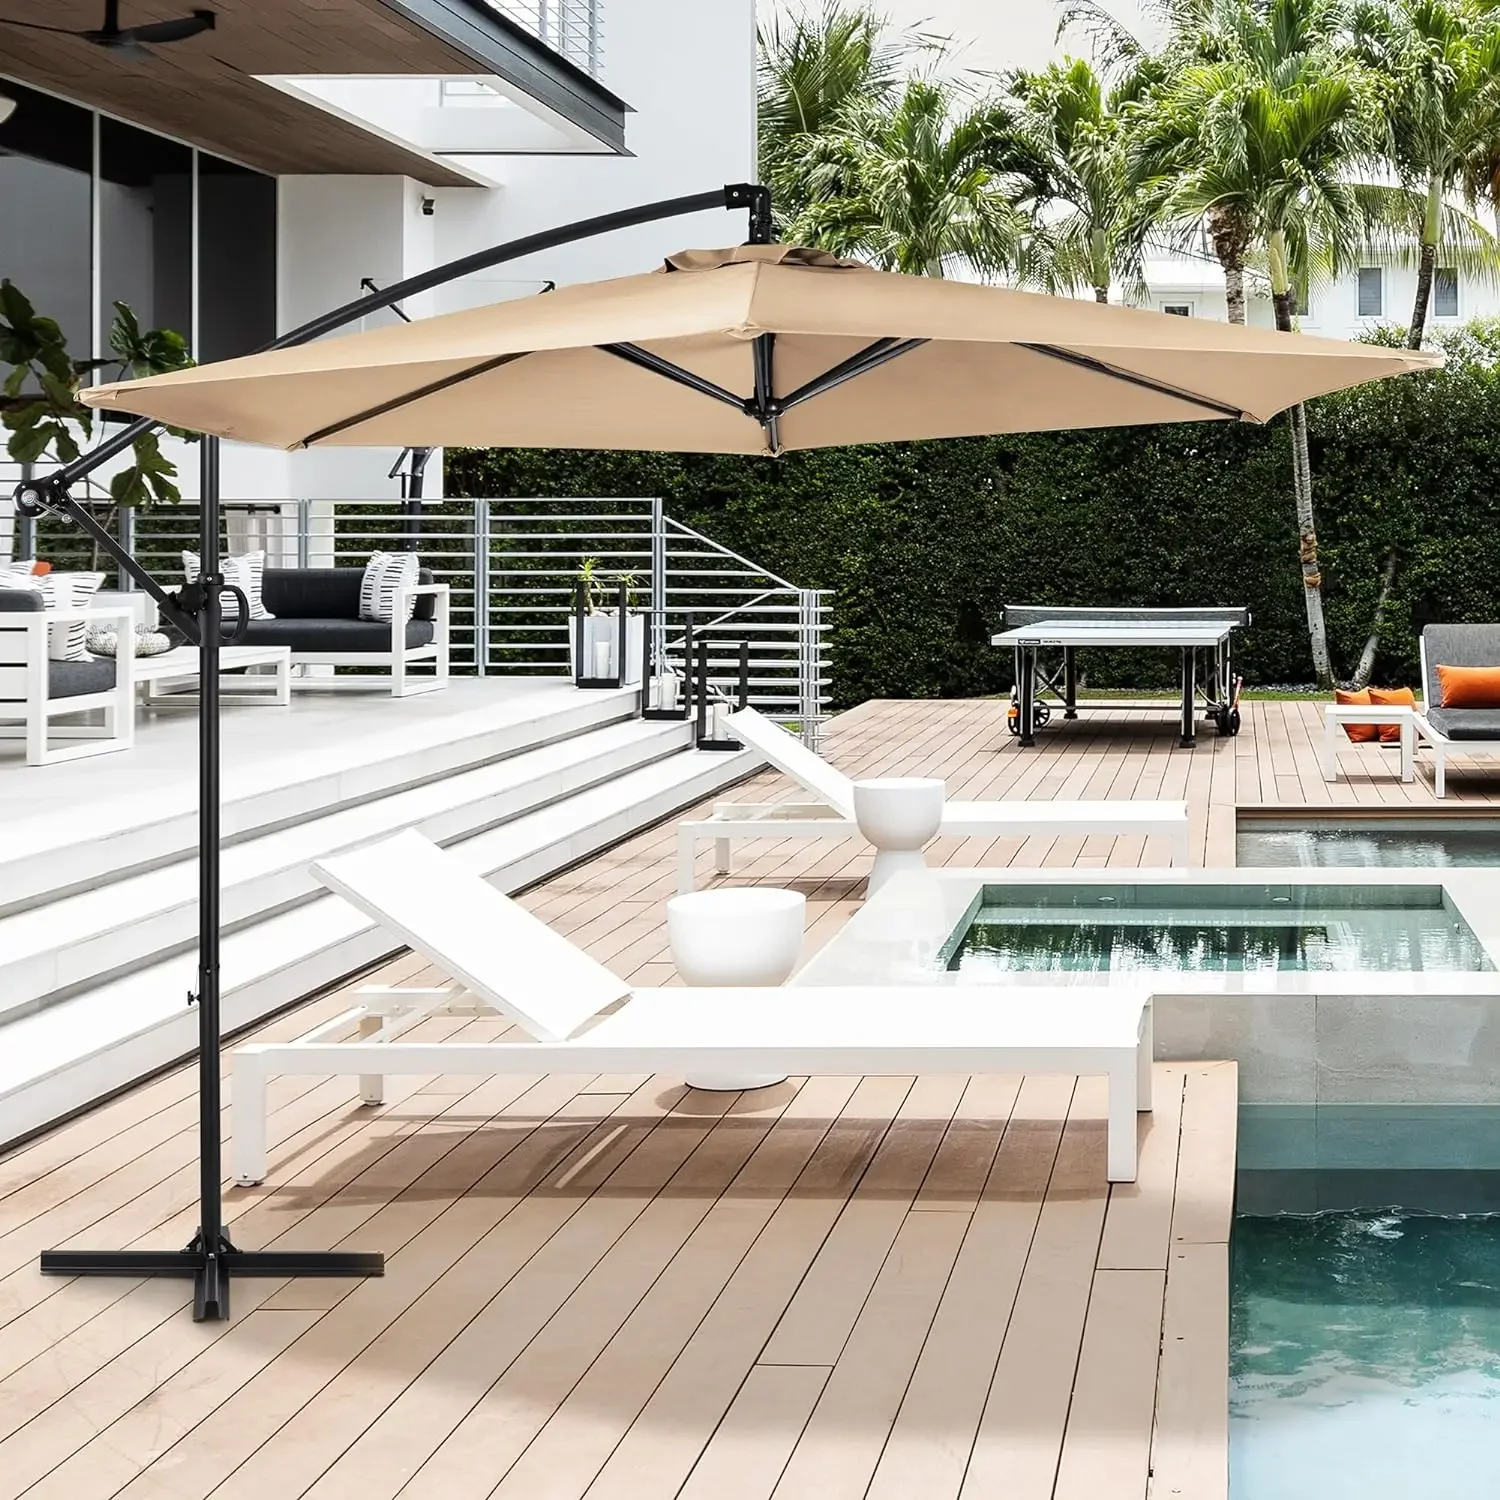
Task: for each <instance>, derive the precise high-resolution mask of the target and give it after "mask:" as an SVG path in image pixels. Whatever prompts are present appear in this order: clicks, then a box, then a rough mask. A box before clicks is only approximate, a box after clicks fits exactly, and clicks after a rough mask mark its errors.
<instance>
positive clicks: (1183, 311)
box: [1161, 302, 1193, 318]
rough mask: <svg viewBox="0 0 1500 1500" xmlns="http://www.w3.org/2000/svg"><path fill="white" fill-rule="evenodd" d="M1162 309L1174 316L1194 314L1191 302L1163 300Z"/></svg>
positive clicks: (1181, 316)
mask: <svg viewBox="0 0 1500 1500" xmlns="http://www.w3.org/2000/svg"><path fill="white" fill-rule="evenodd" d="M1161 310H1162V311H1163V312H1164V313H1167V314H1168V315H1169V316H1171V317H1174V318H1190V317H1192V315H1193V304H1192V303H1191V302H1163V303H1162V305H1161Z"/></svg>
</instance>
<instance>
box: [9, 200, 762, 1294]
mask: <svg viewBox="0 0 1500 1500" xmlns="http://www.w3.org/2000/svg"><path fill="white" fill-rule="evenodd" d="M710 208H729V209H744V210H747V211H748V212H749V215H750V234H749V238H750V240H751V242H752V243H765V242H766V241H768V240H769V239H770V225H771V199H770V195H769V194H768V193H767V192H766V190H765V189H764V188H762V187H758V186H755V185H752V184H746V183H731V184H729V185H728V186H726V187H723V188H719V189H715V190H714V191H712V192H706V193H695V194H690V195H687V196H685V197H679V198H667V199H662V200H661V201H659V202H656V203H647V204H642V205H640V206H638V207H636V208H630V209H622V210H618V211H617V212H614V213H610V214H602V215H600V216H598V217H596V218H592V219H581V220H579V221H577V222H576V223H573V224H565V225H563V226H561V227H560V228H557V229H551V230H544V231H542V232H541V233H539V234H534V235H528V236H526V237H525V238H523V239H518V240H511V241H509V242H508V243H506V244H503V245H496V246H493V247H492V248H490V249H488V250H482V251H479V252H477V253H476V254H474V255H468V256H464V257H463V258H462V259H460V260H456V261H449V262H448V263H447V264H445V265H441V266H437V267H434V269H432V270H431V271H424V272H422V273H421V274H420V275H418V276H413V277H409V278H407V280H405V281H401V282H397V283H396V284H395V285H393V286H389V287H386V288H385V289H384V290H382V291H378V292H371V293H370V294H369V295H368V296H366V297H363V298H360V299H359V300H358V301H356V302H351V303H348V304H346V305H345V306H343V307H339V308H335V309H334V310H333V311H332V312H329V313H325V314H324V315H323V316H322V317H321V318H315V319H314V320H313V321H312V322H311V323H304V324H303V325H302V326H301V327H300V328H296V329H293V330H292V331H291V332H290V333H287V334H283V335H282V336H281V337H280V338H278V339H277V340H276V341H275V342H274V343H273V344H272V345H271V346H270V347H271V348H273V349H281V348H288V347H290V346H292V345H295V344H302V343H307V342H310V341H311V340H312V339H314V338H317V337H320V336H321V335H323V334H325V333H332V332H334V331H336V330H338V329H340V328H347V327H348V326H349V325H350V324H352V323H355V322H357V321H358V320H359V319H360V318H361V317H363V316H364V315H365V314H366V313H368V312H372V311H375V310H376V309H378V308H382V307H389V306H391V305H392V304H393V303H395V302H399V301H400V300H401V299H402V298H404V297H408V296H412V295H414V294H415V293H417V292H421V291H427V290H430V289H431V288H433V287H437V286H443V285H445V284H447V283H448V282H450V281H455V280H457V279H458V278H459V277H460V276H465V275H468V274H470V273H471V272H473V271H477V270H481V269H484V268H486V267H489V266H495V265H500V264H502V263H504V262H506V261H510V260H516V259H518V258H520V257H521V256H523V255H531V254H536V253H538V252H540V251H544V250H549V249H555V248H557V247H559V246H562V245H568V244H572V243H574V242H575V241H578V240H582V239H588V238H592V237H593V236H595V235H600V234H607V233H609V232H611V231H613V230H617V229H624V228H628V227H631V226H633V225H637V224H650V223H655V222H658V221H660V220H664V219H671V218H676V217H679V216H680V215H683V214H690V213H698V212H701V211H703V210H705V209H710ZM162 425H163V424H162V423H160V422H157V421H155V420H154V419H152V418H150V417H141V418H138V419H137V420H136V421H134V422H131V423H129V424H127V425H125V426H123V427H120V428H119V429H117V430H116V431H115V432H114V434H113V435H111V436H110V437H108V438H106V439H104V441H103V442H101V443H100V444H99V445H98V446H97V447H96V448H94V449H92V450H91V451H90V452H88V453H86V454H83V455H81V456H80V457H78V458H76V459H74V460H73V461H72V462H71V463H66V464H63V465H61V466H60V467H59V468H58V469H56V470H55V471H54V472H53V473H51V474H49V475H46V476H45V477H41V478H30V479H28V480H26V481H25V482H24V483H22V484H20V485H18V486H17V487H16V490H15V499H16V507H17V512H18V514H19V515H20V516H21V517H22V518H23V519H30V518H34V517H36V516H37V515H40V514H42V513H43V512H47V511H50V512H52V513H53V514H56V515H59V516H65V517H67V518H68V519H69V520H70V521H72V522H73V523H74V524H75V525H77V526H78V527H79V528H80V529H82V530H83V531H84V532H86V533H87V534H88V535H89V536H90V537H92V538H93V539H94V541H95V542H97V543H98V545H99V546H100V547H101V548H102V549H103V550H104V551H105V552H107V553H108V554H109V555H110V556H111V557H112V558H114V560H115V561H116V562H117V563H118V565H119V567H120V569H121V571H122V572H124V573H126V574H128V575H129V576H130V577H131V578H133V579H134V580H135V581H136V583H137V584H139V585H140V587H141V588H142V589H144V590H145V591H146V592H147V593H148V594H150V595H151V597H152V598H153V599H155V600H156V601H157V604H158V606H159V607H160V609H161V611H162V614H163V615H164V616H165V617H166V618H167V619H168V620H169V621H171V622H172V623H173V624H174V625H176V626H177V627H178V628H179V629H182V630H184V631H185V632H188V633H189V634H190V635H192V636H193V637H195V638H196V640H197V642H198V667H199V677H198V695H199V696H198V737H199V738H198V788H199V809H198V817H199V825H198V871H199V877H198V878H199V891H198V894H199V913H200V918H199V931H198V953H199V959H198V990H197V993H196V994H195V995H191V996H189V1001H190V1003H194V1004H196V1005H197V1006H198V1088H199V1115H198V1128H199V1160H200V1168H201V1170H200V1182H199V1218H198V1233H197V1234H196V1235H195V1236H194V1237H193V1240H192V1242H191V1243H190V1244H189V1245H188V1246H187V1247H186V1248H184V1249H182V1250H101V1251H93V1250H48V1251H44V1252H43V1254H42V1257H41V1269H42V1270H43V1271H44V1272H45V1273H48V1274H50V1275H56V1276H130V1277H140V1276H180V1277H185V1278H188V1279H190V1280H191V1281H192V1282H193V1316H194V1317H195V1318H197V1319H199V1320H200V1321H202V1320H205V1319H216V1320H217V1319H225V1318H228V1316H229V1287H230V1282H231V1281H232V1279H233V1278H234V1277H235V1276H262V1277H266V1276H269V1277H276V1278H280V1279H286V1278H290V1277H293V1276H354V1277H358V1276H380V1275H383V1274H384V1267H385V1259H384V1257H383V1256H380V1255H371V1254H357V1253H353V1252H340V1251H296V1250H292V1251H280V1250H238V1249H236V1248H235V1246H234V1243H233V1241H232V1240H230V1238H229V1235H228V1233H227V1232H226V1230H225V1227H224V1188H223V1147H222V1143H221V1134H222V1128H223V1127H222V1121H221V1113H222V1109H221V1090H220V1079H219V1069H220V1058H219V1046H220V1042H221V1025H222V1016H221V1014H220V1004H219V999H220V996H219V920H220V911H219V833H220V827H219V794H220V786H219V646H220V641H221V626H220V604H219V590H220V588H221V586H222V585H223V580H222V578H220V576H219V567H220V560H219V440H218V439H217V438H209V437H206V438H204V439H203V444H202V450H201V460H200V462H201V480H202V497H203V499H202V518H201V533H200V538H199V562H200V564H201V574H200V577H201V580H202V583H203V587H202V588H201V589H200V590H196V591H195V590H193V589H192V588H191V587H189V588H187V589H184V590H181V591H177V592H172V591H168V590H167V589H166V588H164V587H163V586H162V585H161V584H160V583H158V582H157V581H156V579H154V578H153V577H152V576H151V574H150V573H149V572H147V570H146V569H145V568H143V567H142V566H141V564H140V563H139V562H138V561H137V560H136V559H135V558H134V557H132V556H131V555H130V553H129V552H127V551H126V550H125V548H124V547H123V546H122V545H121V544H120V542H119V541H118V540H117V539H116V538H115V537H113V536H111V535H110V534H109V533H108V532H107V531H106V530H105V529H104V528H103V527H102V526H100V525H99V523H98V522H97V521H95V520H94V518H93V517H92V516H91V515H90V514H89V513H88V511H87V510H86V509H85V508H84V507H83V506H81V505H80V504H79V503H78V502H77V501H76V500H74V499H73V498H72V497H71V495H70V494H69V492H68V491H69V486H70V485H72V484H74V483H76V482H77V481H78V480H80V479H82V478H84V477H85V476H86V475H88V474H91V473H92V472H93V471H94V470H95V469H97V468H99V467H100V466H101V465H103V464H104V463H105V462H107V461H108V460H109V459H111V458H114V457H117V456H118V455H120V454H122V453H124V452H125V451H126V450H127V449H128V448H129V447H130V446H131V445H132V444H133V443H134V442H135V440H136V439H137V438H138V437H141V436H143V435H144V434H146V433H148V432H154V431H157V430H158V429H159V428H161V427H162ZM229 592H231V593H232V592H234V591H233V590H230V591H229ZM248 612H249V606H248V604H247V602H246V600H245V599H244V597H243V595H241V596H239V622H240V629H241V631H242V630H243V623H244V621H245V618H246V616H247V615H248ZM624 640H625V637H624V633H623V611H622V632H621V639H620V646H621V651H622V653H623V650H624ZM689 666H690V667H691V655H689ZM705 691H706V689H705Z"/></svg>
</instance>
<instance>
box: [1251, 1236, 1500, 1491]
mask: <svg viewBox="0 0 1500 1500" xmlns="http://www.w3.org/2000/svg"><path fill="white" fill-rule="evenodd" d="M1231 1259H1232V1272H1231V1292H1230V1372H1229V1383H1230V1392H1229V1469H1230V1482H1229V1493H1230V1500H1385V1497H1390V1500H1426V1497H1429V1496H1430V1497H1432V1500H1438V1497H1441V1500H1481V1497H1483V1500H1492V1497H1493V1496H1495V1495H1496V1494H1500V1217H1496V1216H1494V1215H1487V1216H1469V1217H1440V1216H1434V1215H1427V1214H1420V1213H1411V1212H1406V1211H1402V1210H1398V1209H1384V1210H1381V1209H1376V1210H1370V1209H1363V1210H1351V1211H1345V1212H1337V1213H1323V1214H1316V1215H1279V1216H1274V1217H1254V1218H1251V1217H1241V1218H1237V1219H1236V1221H1235V1226H1234V1240H1233V1247H1232V1257H1231Z"/></svg>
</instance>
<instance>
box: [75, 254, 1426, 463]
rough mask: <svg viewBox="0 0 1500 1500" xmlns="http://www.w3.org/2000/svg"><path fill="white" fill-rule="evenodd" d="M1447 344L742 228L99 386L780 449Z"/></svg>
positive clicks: (1264, 389) (1165, 411) (1176, 393)
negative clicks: (1072, 287) (1004, 276)
mask: <svg viewBox="0 0 1500 1500" xmlns="http://www.w3.org/2000/svg"><path fill="white" fill-rule="evenodd" d="M663 272H665V274H663ZM1440 363H1441V357H1440V356H1437V355H1430V354H1421V353H1412V352H1409V351H1408V350H1405V349H1388V348H1382V347H1377V346H1375V345H1369V344H1350V343H1344V342H1341V341H1337V340H1333V339H1318V338H1308V337H1306V336H1304V335H1300V334H1287V333H1276V332H1273V331H1271V330H1268V329H1260V328H1240V327H1233V326H1231V325H1229V324H1226V323H1215V322H1210V321H1208V320H1207V319H1196V318H1180V317H1168V316H1164V315H1162V314H1159V313H1152V312H1141V311H1137V310H1135V309H1132V308H1124V307H1108V306H1101V305H1099V304H1098V303H1095V302H1084V301H1073V300H1070V299H1067V298H1058V297H1046V296H1038V295H1034V294H1032V293H1027V292H1017V291H1009V290H1005V289H1002V288H997V287H987V286H976V285H972V284H969V283H965V282H954V281H942V280H937V279H932V278H928V277H921V276H902V275H893V274H890V273H886V272H882V271H874V270H871V269H869V268H868V267H865V266H862V265H858V264H856V263H854V262H850V261H842V260H838V259H836V258H835V257H833V256H830V255H827V254H824V253H823V252H821V251H815V250H801V249H796V248H792V247H788V246H784V245H743V246H740V247H738V248H736V249H732V250H708V251H687V252H684V253H683V254H681V255H675V256H672V257H671V258H670V259H669V260H668V262H667V264H666V266H665V267H664V268H663V271H658V272H652V273H649V274H645V275H639V276H626V277H622V278H619V279H617V280H612V281H600V282H592V283H588V284H585V285H581V286H572V287H566V288H564V289H562V290H560V291H555V292H550V293H548V294H546V295H545V296H538V297H531V298H526V299H524V300H520V301H513V302H502V303H498V304H496V305H494V306H491V307H484V308H479V309H476V310H472V311H467V312H461V313H454V314H451V315H449V316H446V317H440V318H429V319H424V320H422V321H420V322H416V323H409V324H400V325H397V326H394V327H389V328H380V329H375V330H372V331H370V332H366V333H357V334H352V335H348V336H345V337H342V338H335V339H327V340H324V341H323V342H320V343H313V344H305V345H301V346H298V347H295V348H290V349H281V350H276V351H273V352H270V353H266V354H253V355H250V356H248V357H246V358H244V359H232V360H225V361H222V362H221V363H218V364H210V365H200V366H198V367H196V368H194V369H189V370H182V371H178V372H175V373H173V374H169V375H158V376H155V377H153V378H150V379H146V380H129V381H123V382H121V383H119V384H116V385H106V386H100V387H98V388H97V389H94V390H91V391H87V392H85V393H84V397H83V399H84V400H85V401H87V402H88V403H89V404H90V405H93V406H98V407H105V408H114V409H117V410H120V411H126V412H132V413H135V414H137V415H140V416H148V417H155V418H157V419H159V420H161V421H163V422H166V423H169V424H170V425H172V426H175V427H185V428H190V429H192V430H194V431H198V432H206V433H214V434H217V435H218V436H221V437H226V438H236V439H240V440H243V441H247V442H254V443H267V444H270V445H272V446H274V447H278V448H307V447H322V446H332V445H341V446H393V447H394V446H399V447H438V446H445V445H455V444H463V445H473V446H477V447H487V446H503V447H536V448H604V449H608V448H619V449H652V450H666V451H672V450H676V451H681V452H706V453H776V452H781V451H783V450H787V449H795V448H824V447H833V446H837V445H840V444H845V443H868V442H889V441H896V440H901V439H907V438H932V437H964V436H975V435H979V434H984V433H997V432H1029V431H1044V430H1053V429H1058V428H1070V427H1127V426H1134V425H1137V424H1141V423H1148V422H1181V421H1197V420H1203V419H1219V420H1240V421H1251V422H1264V421H1266V420H1267V419H1268V418H1270V417H1272V416H1274V415H1275V414H1276V413H1277V412H1279V411H1282V410H1284V409H1285V408H1286V407H1288V406H1291V405H1293V404H1294V403H1296V402H1298V401H1302V400H1304V399H1306V398H1308V397H1311V396H1319V395H1323V394H1325V393H1326V392H1328V391H1336V390H1341V389H1343V388H1345V387H1347V386H1352V385H1359V384H1361V383H1362V382H1364V381H1367V380H1377V379H1380V378H1381V377H1383V376H1387V375H1400V374H1404V373H1406V372H1408V371H1411V370H1425V369H1431V368H1433V367H1434V366H1436V365H1438V364H1440Z"/></svg>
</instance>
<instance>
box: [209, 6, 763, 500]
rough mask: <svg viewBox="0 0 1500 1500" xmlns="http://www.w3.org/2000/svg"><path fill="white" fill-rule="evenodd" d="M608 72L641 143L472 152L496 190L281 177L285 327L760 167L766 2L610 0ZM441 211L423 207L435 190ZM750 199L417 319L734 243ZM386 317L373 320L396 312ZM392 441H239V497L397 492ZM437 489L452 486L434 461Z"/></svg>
mask: <svg viewBox="0 0 1500 1500" xmlns="http://www.w3.org/2000/svg"><path fill="white" fill-rule="evenodd" d="M608 16H609V30H608V34H607V42H606V53H605V70H604V81H605V83H606V85H607V86H608V87H609V88H611V89H612V90H614V91H615V92H616V93H618V94H619V95H620V96H621V97H622V98H623V99H625V100H626V102H627V103H629V104H630V105H632V106H633V107H634V113H632V114H631V115H630V116H629V117H628V119H627V122H626V143H627V146H628V147H629V149H630V151H631V152H632V153H633V154H632V155H631V156H629V157H612V156H558V155H547V156H534V157H521V156H504V157H495V156H490V157H484V158H479V159H476V160H475V165H477V166H479V167H480V168H481V169H482V170H483V172H484V173H485V174H486V175H487V176H488V177H490V178H491V179H493V180H494V181H496V182H497V183H499V184H500V185H499V186H498V187H495V188H490V189H486V188H445V189H437V190H434V189H429V188H425V187H423V186H421V185H420V184H418V183H415V182H413V181H411V180H410V179H407V178H395V177H284V178H282V179H281V183H280V188H281V196H280V228H279V234H280V257H279V268H280V285H279V297H278V308H279V318H280V324H281V327H282V329H283V330H285V329H287V328H292V327H295V326H296V325H298V324H299V323H303V322H306V321H307V320H308V319H310V318H313V317H316V316H317V315H318V314H320V313H322V312H325V311H327V310H328V309H330V308H333V307H335V306H338V305H340V304H341V303H344V302H349V301H352V300H353V299H354V298H356V297H358V296H359V295H360V286H359V282H360V278H361V277H365V276H368V277H371V278H373V279H374V280H375V281H376V282H377V283H378V284H379V285H381V286H387V285H389V284H390V283H392V282H394V281H397V280H400V279H401V278H402V277H405V276H411V275H414V274H416V273H417V272H419V271H423V270H426V269H428V268H429V267H430V266H433V265H436V264H439V263H441V262H443V261H447V260H452V259H455V258H456V257H458V256H461V255H465V254H468V253H469V252H471V251H474V250H478V249H482V248H483V247H485V246H488V245H492V244H497V243H499V242H501V241H504V240H508V239H514V238H517V237H519V236H521V235H525V234H529V233H532V232H535V231H537V230H540V229H545V228H550V227H554V226H558V225H562V224H566V223H568V222H570V221H572V220H574V219H581V218H587V217H591V216H593V215H595V214H602V213H607V212H609V211H610V210H611V209H616V208H625V207H629V206H631V205H634V204H639V203H646V202H649V201H652V200H655V199H658V198H669V197H673V196H676V195H678V194H684V193H692V192H699V191H704V190H709V189H713V188H716V187H720V186H722V185H723V184H725V183H728V182H745V181H750V180H752V179H753V176H754V165H755V11H754V0H613V3H612V4H611V6H610V8H609V12H608ZM424 198H426V199H430V200H432V204H433V212H432V213H431V214H430V215H429V214H424V213H423V212H422V201H423V199H424ZM744 236H745V217H744V215H743V213H736V214H728V213H725V212H723V211H717V212H713V213H706V214H701V215H695V216H694V217H692V218H687V219H677V220H672V221H667V222H664V223H660V224H655V225H647V226H642V227H640V228H637V229H633V230H627V231H623V232H620V233H616V234H612V235H608V236H603V237H601V238H598V239H595V240H592V241H587V242H584V243H581V244H578V245H573V246H568V247H565V248H563V249H560V250H557V251H554V252H552V253H550V254H547V255H544V256H534V257H531V258H530V259H528V260H526V261H524V262H520V261H518V262H515V263H514V264H511V265H506V266H499V267H497V268H495V270H493V271H491V272H488V273H482V274H481V275H480V276H479V277H476V278H474V279H473V280H472V281H470V282H468V283H460V284H457V285H454V286H451V287H448V288H444V289H442V290H440V291H438V292H436V293H432V294H429V295H428V296H427V297H425V298H420V299H412V300H411V301H409V302H408V303H406V304H405V307H406V311H407V313H408V314H409V315H411V316H413V317H423V316H429V315H431V314H432V313H434V312H443V311H449V310H453V309H455V308H459V307H465V306H472V305H475V304H476V303H480V302H491V301H499V300H503V299H505V298H508V297H513V296H530V295H534V294H535V293H536V292H537V291H538V290H539V289H540V287H541V285H542V284H543V282H545V281H547V280H554V281H557V282H560V283H566V282H574V281H587V280H594V279H598V278H601V277H606V276H618V275H626V274H628V273H631V272H634V271H640V270H649V269H651V268H652V267H653V266H655V265H656V264H658V263H659V262H660V261H661V259H662V257H663V256H665V255H667V254H670V253H671V252H672V251H674V250H679V249H682V248H683V247H685V246H690V245H725V244H735V243H738V242H739V241H741V240H743V238H744ZM389 318H390V315H378V316H377V317H375V318H372V319H371V320H370V321H369V323H368V324H366V325H365V326H377V325H378V324H379V323H380V322H383V321H389ZM395 457H396V452H395V450H393V449H378V450H377V449H323V450H318V451H314V452H311V453H297V454H278V453H274V452H268V451H267V450H265V449H256V450H250V449H239V450H236V449H235V448H234V446H233V445H228V446H226V449H225V461H224V489H225V496H226V498H252V497H256V496H268V495H275V494H283V495H288V496H305V497H308V498H314V499H348V498H351V497H366V496H368V497H370V498H387V497H388V498H395V497H396V495H397V493H398V491H397V486H396V484H395V482H394V481H392V480H390V479H388V478H387V477H386V474H387V472H388V471H389V469H390V467H391V464H392V463H393V462H394V460H395ZM426 489H427V494H428V495H429V496H437V495H441V493H442V482H441V474H440V470H439V466H438V464H436V463H434V464H433V465H431V467H429V469H428V471H427V486H426Z"/></svg>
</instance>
